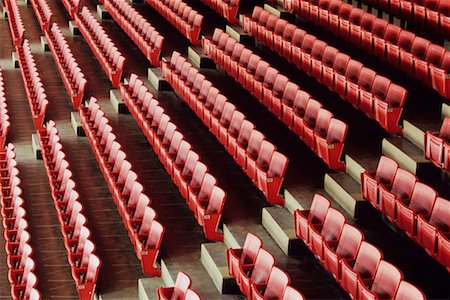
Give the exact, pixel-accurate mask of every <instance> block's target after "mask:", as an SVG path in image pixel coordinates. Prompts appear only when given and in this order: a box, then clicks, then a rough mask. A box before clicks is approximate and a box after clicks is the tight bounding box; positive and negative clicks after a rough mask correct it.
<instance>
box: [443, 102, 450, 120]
mask: <svg viewBox="0 0 450 300" xmlns="http://www.w3.org/2000/svg"><path fill="white" fill-rule="evenodd" d="M441 116H442V118H445V117H450V105H448V104H447V103H442V107H441Z"/></svg>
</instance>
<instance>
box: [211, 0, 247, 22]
mask: <svg viewBox="0 0 450 300" xmlns="http://www.w3.org/2000/svg"><path fill="white" fill-rule="evenodd" d="M202 2H203V3H205V4H206V5H208V6H209V7H211V8H212V9H214V10H215V11H217V12H218V13H219V14H220V15H222V16H223V17H224V18H225V19H227V20H228V22H230V23H237V22H238V21H239V19H238V18H237V13H238V10H239V4H240V2H241V1H240V0H202Z"/></svg>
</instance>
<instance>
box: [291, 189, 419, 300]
mask: <svg viewBox="0 0 450 300" xmlns="http://www.w3.org/2000/svg"><path fill="white" fill-rule="evenodd" d="M294 222H295V233H296V235H297V237H299V238H300V239H301V240H302V241H303V242H304V243H305V245H306V246H307V247H308V248H309V249H310V250H311V252H312V253H313V254H314V255H315V256H316V258H317V259H318V260H319V261H320V262H321V263H322V264H323V266H324V267H325V268H326V269H327V270H328V271H329V272H330V273H331V274H332V275H333V276H334V278H335V279H336V281H337V282H338V283H339V284H340V285H341V286H342V288H343V289H344V290H345V291H347V292H348V293H349V294H350V296H351V297H352V299H398V300H400V299H417V300H420V299H425V295H424V294H423V293H422V291H420V290H419V289H418V288H417V287H415V286H413V285H411V284H410V283H407V282H405V281H404V280H403V274H402V273H401V271H400V270H399V269H397V268H396V267H395V266H394V265H392V264H390V263H388V262H386V261H384V260H383V254H382V253H381V251H380V250H379V249H378V248H376V247H375V246H373V245H371V244H369V243H367V242H365V241H364V235H363V233H362V232H361V231H359V230H358V229H357V228H356V227H354V226H353V225H350V224H348V223H347V220H346V218H345V216H344V215H343V214H342V213H341V212H339V211H338V210H336V209H334V208H332V207H331V203H330V201H329V200H328V199H327V198H325V197H324V196H322V195H320V194H316V195H315V196H314V198H313V202H312V205H311V209H310V210H296V211H295V212H294Z"/></svg>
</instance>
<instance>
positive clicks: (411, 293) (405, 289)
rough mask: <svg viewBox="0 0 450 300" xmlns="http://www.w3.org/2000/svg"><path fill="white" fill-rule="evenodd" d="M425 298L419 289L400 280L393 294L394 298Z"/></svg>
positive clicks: (404, 299)
mask: <svg viewBox="0 0 450 300" xmlns="http://www.w3.org/2000/svg"><path fill="white" fill-rule="evenodd" d="M410 299H414V300H425V299H426V297H425V295H424V294H423V292H422V291H421V290H419V289H418V288H417V287H416V286H414V285H412V284H411V283H409V282H406V281H402V282H400V286H399V287H398V290H397V293H396V294H395V297H394V300H410Z"/></svg>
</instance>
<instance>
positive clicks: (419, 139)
mask: <svg viewBox="0 0 450 300" xmlns="http://www.w3.org/2000/svg"><path fill="white" fill-rule="evenodd" d="M420 127H421V126H420V125H419V124H414V123H413V122H411V121H408V120H403V137H404V138H405V139H407V140H408V141H410V142H411V143H412V144H414V145H415V146H416V147H418V148H419V149H423V148H424V141H423V137H424V135H425V130H424V129H422V128H420Z"/></svg>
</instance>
